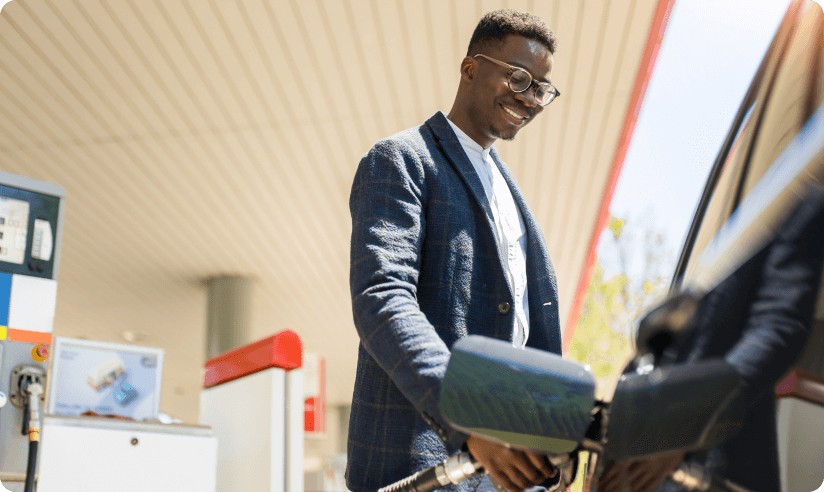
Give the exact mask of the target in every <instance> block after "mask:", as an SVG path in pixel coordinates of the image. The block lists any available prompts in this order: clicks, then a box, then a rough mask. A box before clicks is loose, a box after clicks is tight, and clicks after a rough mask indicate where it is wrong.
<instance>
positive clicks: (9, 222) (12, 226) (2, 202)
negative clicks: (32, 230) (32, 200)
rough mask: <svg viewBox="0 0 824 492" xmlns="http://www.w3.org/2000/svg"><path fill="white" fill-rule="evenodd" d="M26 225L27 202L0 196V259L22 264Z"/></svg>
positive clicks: (27, 220) (27, 215) (27, 222)
mask: <svg viewBox="0 0 824 492" xmlns="http://www.w3.org/2000/svg"><path fill="white" fill-rule="evenodd" d="M28 227H29V202H25V201H23V200H17V199H15V198H8V197H3V196H0V261H7V262H9V263H15V264H17V265H22V264H23V262H24V261H25V260H26V239H27V234H28Z"/></svg>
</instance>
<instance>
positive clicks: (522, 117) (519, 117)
mask: <svg viewBox="0 0 824 492" xmlns="http://www.w3.org/2000/svg"><path fill="white" fill-rule="evenodd" d="M503 108H504V111H506V112H507V113H509V114H511V115H512V116H514V117H516V118H518V119H519V120H522V119H524V118H525V116H521V115H519V114H518V113H515V112H513V111H512V110H511V109H509V108H507V107H506V106H503Z"/></svg>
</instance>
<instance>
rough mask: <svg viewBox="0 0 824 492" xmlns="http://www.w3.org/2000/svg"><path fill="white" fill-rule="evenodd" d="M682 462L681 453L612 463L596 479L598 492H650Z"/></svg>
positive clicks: (682, 455) (682, 454)
mask: <svg viewBox="0 0 824 492" xmlns="http://www.w3.org/2000/svg"><path fill="white" fill-rule="evenodd" d="M682 461H684V453H683V452H681V451H678V452H675V453H670V454H665V455H663V456H659V457H656V458H650V459H648V460H642V461H633V460H629V461H625V462H623V463H613V464H612V465H611V466H610V467H609V468H607V470H606V472H604V474H603V475H601V478H599V479H598V491H599V492H626V491H630V492H652V491H653V490H655V487H657V486H658V484H660V483H661V482H663V481H664V479H666V478H667V477H669V476H670V475H671V474H672V472H673V471H674V470H675V469H676V468H678V465H679V464H681V462H682Z"/></svg>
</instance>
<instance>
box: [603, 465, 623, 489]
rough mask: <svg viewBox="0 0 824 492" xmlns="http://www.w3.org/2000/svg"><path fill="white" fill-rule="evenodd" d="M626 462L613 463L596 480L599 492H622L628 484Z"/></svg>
mask: <svg viewBox="0 0 824 492" xmlns="http://www.w3.org/2000/svg"><path fill="white" fill-rule="evenodd" d="M627 466H628V464H626V463H621V464H615V463H613V464H612V465H611V466H610V467H609V468H607V471H606V472H605V473H604V474H603V475H601V478H600V479H599V480H598V490H599V492H624V489H625V487H626V486H627V485H628V483H629V482H628V481H627Z"/></svg>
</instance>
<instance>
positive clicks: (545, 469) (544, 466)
mask: <svg viewBox="0 0 824 492" xmlns="http://www.w3.org/2000/svg"><path fill="white" fill-rule="evenodd" d="M524 454H525V455H526V457H527V459H529V462H530V463H531V464H532V467H533V468H534V469H536V470H538V473H540V474H541V478H542V479H547V478H550V477H554V476H555V474H556V473H558V470H556V469H555V467H554V466H552V464H550V462H549V460H548V459H547V458H546V456H544V455H542V454H535V453H530V452H525V453H524ZM541 481H542V482H543V480H541Z"/></svg>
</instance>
